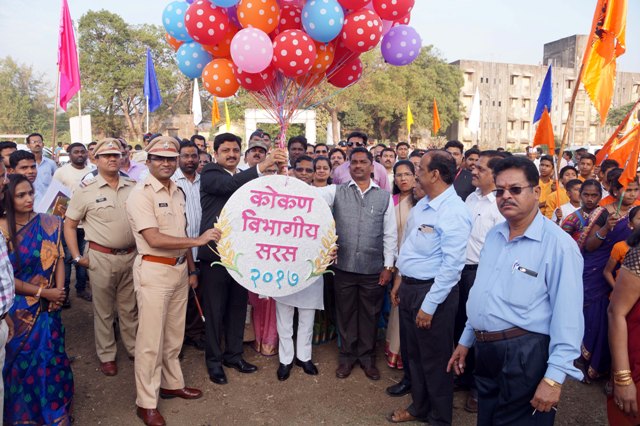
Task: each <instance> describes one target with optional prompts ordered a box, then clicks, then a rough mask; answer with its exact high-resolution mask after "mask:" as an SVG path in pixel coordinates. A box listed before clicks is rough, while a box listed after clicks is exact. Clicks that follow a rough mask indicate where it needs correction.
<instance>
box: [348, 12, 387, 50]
mask: <svg viewBox="0 0 640 426" xmlns="http://www.w3.org/2000/svg"><path fill="white" fill-rule="evenodd" d="M381 38H382V19H380V17H379V16H378V15H377V14H376V13H375V12H373V11H371V10H368V9H360V10H358V11H355V12H353V13H351V14H349V15H347V17H346V18H344V26H343V27H342V41H343V42H344V45H345V46H346V47H347V48H348V49H349V50H352V51H354V52H358V53H363V52H367V51H369V50H371V49H373V48H374V47H376V46H377V45H378V42H379V41H380V39H381Z"/></svg>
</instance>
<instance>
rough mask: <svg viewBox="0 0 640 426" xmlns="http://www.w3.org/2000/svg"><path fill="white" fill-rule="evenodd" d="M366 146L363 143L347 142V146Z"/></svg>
mask: <svg viewBox="0 0 640 426" xmlns="http://www.w3.org/2000/svg"><path fill="white" fill-rule="evenodd" d="M353 145H355V146H364V143H363V142H347V146H353Z"/></svg>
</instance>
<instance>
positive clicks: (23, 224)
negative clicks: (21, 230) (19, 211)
mask: <svg viewBox="0 0 640 426" xmlns="http://www.w3.org/2000/svg"><path fill="white" fill-rule="evenodd" d="M32 214H33V213H32V212H30V213H29V216H27V221H26V222H25V223H19V222H18V221H16V225H19V226H25V225H26V224H27V223H29V221H30V220H31V215H32Z"/></svg>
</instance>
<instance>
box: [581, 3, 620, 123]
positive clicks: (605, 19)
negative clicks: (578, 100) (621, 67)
mask: <svg viewBox="0 0 640 426" xmlns="http://www.w3.org/2000/svg"><path fill="white" fill-rule="evenodd" d="M626 30H627V0H598V4H597V5H596V11H595V14H594V15H593V23H592V24H591V33H590V34H589V41H588V43H587V48H586V50H585V52H584V58H583V60H582V67H583V69H582V75H581V77H580V80H581V81H582V84H583V85H584V88H585V90H586V91H587V94H588V95H589V98H590V99H591V102H592V103H593V106H594V107H595V108H596V110H597V111H598V113H599V114H600V122H601V124H602V125H604V123H605V121H606V119H607V114H608V113H609V107H610V106H611V100H612V99H613V91H614V86H615V79H616V59H617V58H618V57H620V56H622V55H623V54H624V52H625V50H626V46H625V38H626V32H627V31H626Z"/></svg>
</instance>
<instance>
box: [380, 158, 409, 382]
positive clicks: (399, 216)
mask: <svg viewBox="0 0 640 426" xmlns="http://www.w3.org/2000/svg"><path fill="white" fill-rule="evenodd" d="M415 183H416V178H415V168H414V166H413V163H412V162H411V161H409V160H401V161H398V162H397V163H396V164H395V165H394V166H393V205H394V206H395V211H396V212H395V213H396V225H397V227H398V250H400V245H401V244H402V240H403V235H404V232H403V231H404V227H405V224H406V223H407V218H408V217H409V212H410V211H411V209H412V208H413V206H414V205H415V200H414V198H413V187H414V185H415ZM400 279H401V278H400V275H399V274H395V276H394V278H393V289H392V291H391V305H392V307H391V312H390V313H389V323H388V325H387V337H386V340H387V342H386V345H385V354H386V355H387V365H388V366H389V367H390V368H397V369H399V370H401V369H402V368H403V365H402V357H401V356H400V319H399V316H398V315H399V314H398V303H397V296H396V295H397V292H398V288H399V287H400Z"/></svg>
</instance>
